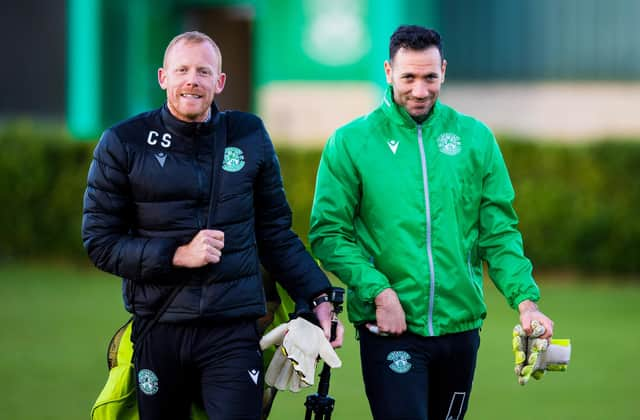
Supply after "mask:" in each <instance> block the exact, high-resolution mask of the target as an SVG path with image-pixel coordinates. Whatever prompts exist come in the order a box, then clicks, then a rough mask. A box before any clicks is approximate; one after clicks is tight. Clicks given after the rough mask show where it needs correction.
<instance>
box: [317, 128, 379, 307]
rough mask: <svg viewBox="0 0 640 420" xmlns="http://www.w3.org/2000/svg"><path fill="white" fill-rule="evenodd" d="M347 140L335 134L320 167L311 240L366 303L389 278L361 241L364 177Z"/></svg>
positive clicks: (329, 267) (321, 256) (329, 265)
mask: <svg viewBox="0 0 640 420" xmlns="http://www.w3.org/2000/svg"><path fill="white" fill-rule="evenodd" d="M345 140H346V139H344V138H343V137H342V136H340V135H339V134H338V133H336V134H334V135H333V136H332V137H331V138H329V140H328V141H327V144H326V145H325V148H324V150H323V152H322V158H321V159H320V165H319V167H318V174H317V178H316V190H315V196H314V200H313V208H312V211H311V229H310V232H309V241H310V242H311V249H312V251H313V253H314V255H315V256H317V257H318V258H319V259H320V261H321V262H322V264H323V266H324V267H325V268H326V269H327V270H329V271H331V272H332V273H334V274H335V275H336V276H338V278H339V279H340V280H342V281H343V282H344V283H345V284H346V285H347V286H349V289H351V291H353V292H354V293H356V295H357V296H358V298H359V299H360V300H362V301H364V302H371V301H373V300H374V299H375V297H376V296H377V295H378V294H379V293H380V292H381V291H382V290H384V289H386V288H388V287H390V285H389V280H388V279H387V278H386V276H385V275H384V274H382V273H381V272H380V271H378V270H376V268H375V267H374V266H373V263H372V262H371V261H370V260H369V259H368V258H367V257H366V255H365V253H364V252H363V250H362V248H361V247H360V246H359V244H358V243H357V239H356V230H355V225H354V221H355V219H356V217H357V213H358V207H359V203H360V199H361V191H362V185H361V178H360V174H359V173H358V170H357V167H356V165H355V164H354V156H352V155H351V153H350V151H349V150H348V149H347V147H346V143H345Z"/></svg>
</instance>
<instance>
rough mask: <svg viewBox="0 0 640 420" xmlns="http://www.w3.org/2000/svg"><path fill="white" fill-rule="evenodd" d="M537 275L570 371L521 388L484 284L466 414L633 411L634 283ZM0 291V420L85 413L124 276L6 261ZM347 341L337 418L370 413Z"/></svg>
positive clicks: (508, 322)
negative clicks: (566, 347) (568, 351)
mask: <svg viewBox="0 0 640 420" xmlns="http://www.w3.org/2000/svg"><path fill="white" fill-rule="evenodd" d="M539 280H540V282H541V287H542V290H543V296H544V298H543V301H542V302H541V305H542V308H543V309H544V310H545V312H547V313H548V314H549V315H551V316H552V317H553V318H554V320H555V322H556V333H555V336H556V337H558V338H571V340H572V344H573V354H572V361H571V365H570V367H569V371H568V372H566V373H549V374H547V375H546V376H545V377H544V379H543V380H542V381H541V382H533V383H530V384H528V385H527V386H525V387H521V386H519V385H517V383H516V381H515V379H514V377H513V373H512V355H511V350H510V333H511V328H512V327H513V325H514V324H515V323H516V322H517V317H516V314H515V313H514V312H512V311H511V310H510V309H509V308H508V307H507V305H506V304H505V303H504V300H503V299H502V298H501V297H500V296H499V295H498V294H497V293H496V291H495V289H494V288H493V286H492V285H491V284H490V283H488V284H487V285H486V286H485V289H486V295H487V296H486V297H487V301H488V305H489V317H488V319H487V321H486V323H485V326H484V328H483V330H482V334H481V337H482V338H481V340H482V344H481V348H480V356H479V361H478V369H477V371H476V379H475V382H474V390H473V393H472V396H471V400H470V408H469V412H468V415H467V419H471V420H485V419H518V420H540V419H545V420H546V419H559V420H566V419H581V420H589V419H593V420H601V419H616V420H625V419H638V418H640V414H638V413H639V411H640V404H639V403H638V399H637V393H638V390H639V385H638V382H637V378H639V377H640V367H639V366H640V365H639V364H638V363H637V362H636V360H635V356H637V355H638V354H640V338H639V336H638V333H637V331H638V325H639V324H640V308H639V305H638V302H640V286H639V285H638V283H636V285H633V284H630V283H629V282H615V281H614V280H609V281H608V282H602V281H599V282H596V283H590V284H584V283H585V282H580V281H579V280H580V279H566V278H565V279H563V280H562V281H557V279H554V278H551V277H542V278H541V279H539ZM0 296H1V297H2V304H1V305H0V319H2V321H3V322H2V328H1V329H0V348H1V349H2V350H1V352H0V418H4V419H11V420H33V419H42V420H46V419H51V420H53V419H60V420H74V419H88V418H89V410H90V408H91V405H92V403H93V401H94V399H95V397H96V395H97V394H98V392H99V390H100V389H101V387H102V385H103V383H104V380H105V379H106V376H107V372H106V362H105V349H106V344H107V341H108V339H109V338H110V336H111V334H112V332H113V331H114V330H115V329H116V328H117V327H118V326H120V325H121V324H122V323H123V322H124V321H125V320H126V319H127V318H128V314H126V313H125V312H124V310H123V309H122V304H121V301H120V282H119V281H118V280H117V279H116V278H114V277H111V276H108V275H106V274H102V273H99V272H98V271H97V270H94V269H81V268H72V267H67V266H28V267H21V266H17V265H5V266H0ZM343 318H344V319H345V320H346V316H344V317H343ZM345 338H346V340H345V341H346V343H345V346H344V347H343V348H342V349H341V350H340V352H339V354H340V356H341V357H342V360H343V363H344V365H343V367H342V368H341V369H336V370H333V371H332V380H331V389H330V395H332V396H333V397H335V398H336V407H335V410H334V413H333V418H334V419H336V420H340V419H344V420H358V419H369V418H370V415H369V411H368V406H367V403H366V398H365V396H364V390H363V386H362V381H361V378H360V369H359V356H358V347H357V342H356V341H355V339H354V333H353V329H352V328H351V327H350V326H349V327H348V328H347V332H346V336H345ZM310 393H312V390H309V391H306V392H305V391H302V392H300V393H299V394H283V393H281V394H279V395H278V398H277V400H276V404H275V407H274V410H273V412H272V416H271V418H273V419H276V420H289V419H303V418H304V401H305V398H306V395H308V394H310Z"/></svg>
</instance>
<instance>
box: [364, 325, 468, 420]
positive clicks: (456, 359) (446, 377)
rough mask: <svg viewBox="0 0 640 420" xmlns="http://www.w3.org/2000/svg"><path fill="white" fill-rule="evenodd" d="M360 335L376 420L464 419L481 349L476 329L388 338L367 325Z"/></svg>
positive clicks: (366, 381) (370, 399)
mask: <svg viewBox="0 0 640 420" xmlns="http://www.w3.org/2000/svg"><path fill="white" fill-rule="evenodd" d="M358 332H359V334H360V358H361V363H362V375H363V378H364V385H365V390H366V393H367V398H368V399H369V406H370V407H371V412H372V414H373V418H374V419H379V420H396V419H397V420H399V419H402V420H427V419H428V420H461V419H463V418H464V413H465V412H466V410H467V405H468V401H469V394H470V393H471V384H472V382H473V373H474V371H475V366H476V356H477V353H478V348H479V346H480V335H479V332H478V330H477V329H476V330H471V331H466V332H462V333H457V334H449V335H444V336H439V337H422V336H418V335H415V334H412V333H404V334H402V335H400V336H387V337H383V336H378V335H375V334H372V333H371V332H369V331H368V330H367V329H366V328H364V327H362V326H361V327H359V328H358Z"/></svg>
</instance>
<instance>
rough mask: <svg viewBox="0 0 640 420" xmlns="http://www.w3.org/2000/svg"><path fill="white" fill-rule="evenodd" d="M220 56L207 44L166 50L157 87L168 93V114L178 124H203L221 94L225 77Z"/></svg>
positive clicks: (180, 44)
mask: <svg viewBox="0 0 640 420" xmlns="http://www.w3.org/2000/svg"><path fill="white" fill-rule="evenodd" d="M221 61H222V60H221V57H220V54H219V52H218V51H217V50H216V49H215V48H214V47H213V45H211V43H209V42H206V41H189V40H180V41H178V42H177V43H176V44H174V45H172V46H170V47H169V50H168V51H167V53H166V54H165V59H164V64H163V67H161V68H160V69H158V83H160V87H161V88H162V89H164V90H166V91H167V104H168V106H169V110H170V111H171V113H172V114H173V116H174V117H176V118H177V119H179V120H182V121H186V122H202V121H205V120H206V119H207V118H208V117H209V111H210V108H211V103H212V102H213V99H214V97H215V95H216V94H219V93H220V92H222V89H223V88H224V82H225V78H226V75H225V74H224V73H222V72H221Z"/></svg>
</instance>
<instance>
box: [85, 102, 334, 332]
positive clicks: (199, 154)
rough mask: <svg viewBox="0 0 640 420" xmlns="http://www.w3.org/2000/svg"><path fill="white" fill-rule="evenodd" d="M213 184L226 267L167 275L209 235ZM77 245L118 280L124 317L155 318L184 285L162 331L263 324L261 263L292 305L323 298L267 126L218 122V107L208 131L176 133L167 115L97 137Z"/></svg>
mask: <svg viewBox="0 0 640 420" xmlns="http://www.w3.org/2000/svg"><path fill="white" fill-rule="evenodd" d="M223 120H225V121H226V128H227V130H226V131H227V135H226V139H227V141H226V148H225V149H224V151H223V148H222V145H223V143H221V137H223V130H224V129H223V128H222V124H223V122H224V121H223ZM214 159H215V166H216V167H218V168H219V169H217V170H215V171H214V170H212V162H213V161H214ZM212 175H213V176H214V177H215V178H216V181H217V194H216V200H215V202H214V203H213V206H212V207H213V208H214V210H213V211H212V215H214V217H212V220H211V221H210V222H209V227H210V228H211V229H218V230H221V231H223V232H224V234H225V244H224V249H223V250H222V259H221V261H220V262H219V263H217V264H209V265H207V266H205V267H202V268H198V269H186V268H176V267H173V265H172V259H173V255H174V253H175V251H176V248H177V247H178V246H180V245H184V244H187V243H189V242H190V241H191V239H192V238H193V237H194V236H195V235H196V234H197V233H198V231H200V230H201V229H204V228H206V226H207V220H208V210H209V196H210V191H211V177H212ZM82 239H83V241H84V246H85V248H86V249H87V251H88V253H89V257H90V258H91V260H92V261H93V262H94V264H95V265H96V266H97V267H98V268H100V269H102V270H104V271H107V272H109V273H112V274H115V275H117V276H121V277H123V295H124V301H125V307H126V308H127V310H128V311H130V312H133V313H135V314H137V315H140V316H152V315H153V314H155V313H156V311H157V310H158V309H159V307H161V306H162V304H163V302H164V301H165V300H166V298H167V296H168V295H169V294H170V293H171V290H172V289H173V288H175V286H176V285H178V284H182V282H183V281H185V280H186V286H185V287H184V288H183V290H182V291H181V292H180V293H179V294H178V295H177V297H176V298H175V300H174V301H173V303H172V304H171V305H170V307H169V308H168V309H167V311H166V313H165V314H164V315H163V317H162V318H161V320H162V321H168V322H176V321H189V320H207V321H210V320H212V321H215V320H221V319H228V318H237V317H249V318H256V317H259V316H262V315H263V314H264V312H265V302H264V292H263V287H262V280H261V275H260V269H259V264H260V262H262V264H263V265H264V266H265V268H266V269H267V270H268V271H269V272H270V273H271V274H272V275H273V276H274V277H275V278H276V279H278V280H279V281H280V283H281V284H282V285H283V286H284V287H285V289H286V290H287V291H288V292H289V294H290V295H291V296H292V297H294V299H296V300H297V301H298V302H302V301H307V300H309V299H311V298H313V297H314V296H317V295H318V294H320V293H321V292H322V291H324V290H326V289H327V288H328V287H329V286H330V285H329V282H328V280H327V278H326V277H325V276H324V274H323V273H322V271H321V270H320V269H319V268H318V266H317V265H316V264H315V262H314V261H313V259H312V258H311V256H310V255H309V254H308V253H307V252H306V250H305V248H304V246H303V244H302V242H301V241H300V239H299V238H298V237H297V236H296V235H295V233H293V231H292V230H291V210H290V208H289V205H288V203H287V201H286V198H285V194H284V189H283V186H282V178H281V176H280V167H279V163H278V160H277V157H276V154H275V150H274V148H273V144H272V143H271V140H270V139H269V136H268V134H267V132H266V130H265V129H264V126H263V124H262V122H261V121H260V119H259V118H258V117H256V116H254V115H252V114H247V113H242V112H235V111H233V112H224V113H221V112H218V111H217V109H216V107H215V104H214V105H213V108H212V117H211V119H210V120H209V121H208V122H205V123H185V122H182V121H179V120H177V119H176V118H174V117H173V116H172V115H171V113H170V112H169V110H168V108H167V107H166V105H165V106H164V107H163V108H161V109H158V110H155V111H151V112H147V113H144V114H141V115H138V116H136V117H133V118H131V119H129V120H126V121H124V122H122V123H120V124H117V125H115V126H114V127H111V128H110V129H108V130H106V131H105V132H104V134H103V135H102V138H101V139H100V142H99V143H98V145H97V146H96V149H95V152H94V156H93V161H92V163H91V167H90V168H89V176H88V186H87V190H86V192H85V195H84V212H83V219H82ZM258 250H259V255H258Z"/></svg>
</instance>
